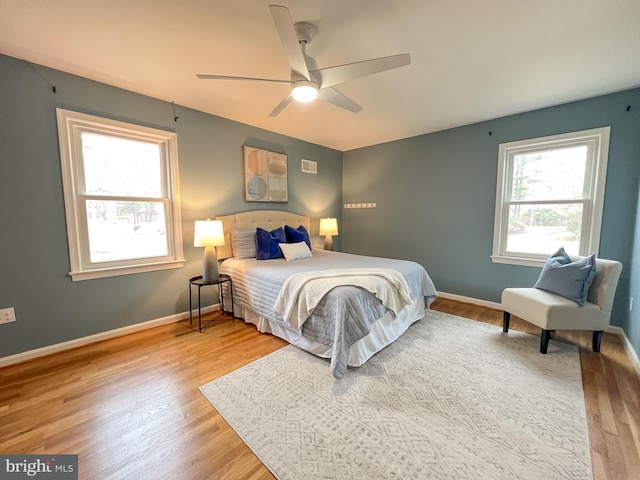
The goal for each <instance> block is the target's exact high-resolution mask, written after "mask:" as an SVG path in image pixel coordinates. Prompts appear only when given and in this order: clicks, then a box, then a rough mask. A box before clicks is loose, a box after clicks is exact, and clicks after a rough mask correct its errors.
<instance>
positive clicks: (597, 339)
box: [593, 330, 604, 352]
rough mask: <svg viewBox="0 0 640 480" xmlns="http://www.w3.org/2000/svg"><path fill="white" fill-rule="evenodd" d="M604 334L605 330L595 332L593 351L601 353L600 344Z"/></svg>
mask: <svg viewBox="0 0 640 480" xmlns="http://www.w3.org/2000/svg"><path fill="white" fill-rule="evenodd" d="M603 334H604V331H603V330H598V331H595V332H593V351H594V352H599V351H600V343H601V342H602V335H603Z"/></svg>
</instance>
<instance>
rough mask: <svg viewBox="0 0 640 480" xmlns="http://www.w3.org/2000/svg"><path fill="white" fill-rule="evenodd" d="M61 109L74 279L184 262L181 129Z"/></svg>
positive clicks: (71, 273) (68, 221) (71, 267)
mask: <svg viewBox="0 0 640 480" xmlns="http://www.w3.org/2000/svg"><path fill="white" fill-rule="evenodd" d="M56 116H57V121H58V137H59V142H60V162H61V167H62V180H63V188H64V201H65V214H66V220H67V236H68V243H69V258H70V272H69V275H70V276H71V278H72V280H74V281H77V280H89V279H94V278H102V277H112V276H117V275H127V274H133V273H141V272H149V271H156V270H165V269H170V268H179V267H182V266H183V265H184V261H185V260H184V257H183V251H182V229H181V219H180V192H179V179H178V146H177V135H176V134H175V133H173V132H168V131H164V130H158V129H155V128H149V127H143V126H140V125H135V124H130V123H125V122H120V121H116V120H111V119H107V118H102V117H97V116H94V115H88V114H84V113H78V112H73V111H70V110H64V109H60V108H58V109H56ZM115 147H117V148H118V150H117V151H116V150H115ZM95 151H99V153H97V154H96V153H94V152H95ZM142 159H143V160H142ZM147 184H148V185H150V186H147Z"/></svg>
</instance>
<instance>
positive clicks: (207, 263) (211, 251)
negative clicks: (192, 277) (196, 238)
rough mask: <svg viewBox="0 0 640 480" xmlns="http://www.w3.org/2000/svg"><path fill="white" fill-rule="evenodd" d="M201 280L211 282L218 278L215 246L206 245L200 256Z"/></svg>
mask: <svg viewBox="0 0 640 480" xmlns="http://www.w3.org/2000/svg"><path fill="white" fill-rule="evenodd" d="M202 280H203V281H204V282H213V281H215V280H218V257H217V255H216V247H206V248H205V249H204V257H203V258H202Z"/></svg>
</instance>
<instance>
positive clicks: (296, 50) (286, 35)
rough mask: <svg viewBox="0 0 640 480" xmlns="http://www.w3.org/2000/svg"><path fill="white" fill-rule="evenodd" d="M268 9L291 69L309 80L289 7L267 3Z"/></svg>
mask: <svg viewBox="0 0 640 480" xmlns="http://www.w3.org/2000/svg"><path fill="white" fill-rule="evenodd" d="M269 10H270V11H271V16H272V17H273V21H274V23H275V24H276V29H277V30H278V34H279V35H280V42H281V43H282V46H283V47H284V51H285V52H286V54H287V58H288V59H289V65H290V66H291V70H293V72H294V73H297V74H298V75H300V76H301V77H304V78H306V79H307V80H310V78H309V70H308V68H307V63H306V62H305V60H304V55H303V54H302V49H301V48H300V42H299V41H298V35H297V34H296V30H295V28H294V26H293V20H292V19H291V14H290V13H289V9H288V8H287V7H283V6H282V5H269Z"/></svg>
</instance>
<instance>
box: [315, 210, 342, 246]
mask: <svg viewBox="0 0 640 480" xmlns="http://www.w3.org/2000/svg"><path fill="white" fill-rule="evenodd" d="M319 234H320V235H325V237H324V249H325V250H333V238H331V235H338V221H337V220H336V219H335V218H321V219H320V232H319Z"/></svg>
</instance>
